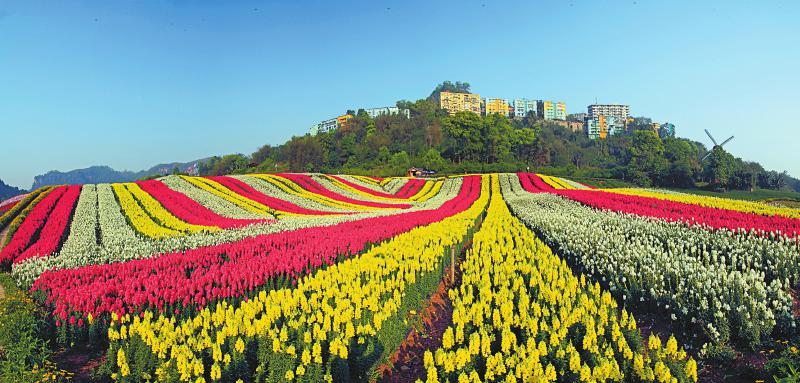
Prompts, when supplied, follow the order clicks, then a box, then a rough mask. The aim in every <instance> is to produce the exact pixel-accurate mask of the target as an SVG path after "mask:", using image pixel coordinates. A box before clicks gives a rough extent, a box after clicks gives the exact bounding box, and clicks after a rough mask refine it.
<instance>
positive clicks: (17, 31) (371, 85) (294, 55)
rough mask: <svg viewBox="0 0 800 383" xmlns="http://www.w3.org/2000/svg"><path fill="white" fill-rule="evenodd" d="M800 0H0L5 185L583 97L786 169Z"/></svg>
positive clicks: (795, 164)
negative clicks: (477, 104) (373, 115)
mask: <svg viewBox="0 0 800 383" xmlns="http://www.w3.org/2000/svg"><path fill="white" fill-rule="evenodd" d="M798 19H800V3H798V2H795V1H782V2H729V1H720V2H702V4H700V2H697V3H696V2H692V1H687V2H680V1H678V2H661V1H659V2H655V1H654V2H650V1H641V0H637V1H625V2H607V1H603V2H582V1H577V0H575V1H548V2H529V1H524V2H523V1H521V2H505V1H489V0H480V1H469V0H466V1H458V2H444V1H432V2H428V1H403V2H400V1H388V2H381V1H372V2H371V1H365V2H347V1H342V2H322V1H315V2H305V1H303V2H289V1H287V2H275V3H265V2H193V1H135V2H134V1H124V2H122V1H120V2H116V1H115V2H100V1H98V2H86V1H72V2H62V1H53V2H29V1H20V2H10V3H9V2H7V1H4V2H0V137H2V141H0V142H2V146H0V147H2V149H0V179H3V180H4V181H6V182H7V183H10V184H12V185H16V186H22V187H30V185H31V183H32V181H33V176H35V175H37V174H42V173H44V172H46V171H48V170H53V169H58V170H71V169H75V168H81V167H87V166H91V165H100V164H105V165H109V166H112V167H114V168H116V169H119V170H124V169H128V170H140V169H144V168H148V167H150V166H152V165H154V164H156V163H159V162H171V161H189V160H193V159H197V158H201V157H205V156H210V155H216V154H226V153H233V152H241V153H245V154H249V153H252V152H253V151H254V150H255V149H256V148H257V147H258V146H260V145H262V144H266V143H270V144H278V143H281V142H283V141H285V140H286V139H287V138H289V137H291V136H292V135H301V134H304V133H306V132H307V131H308V128H309V127H310V126H311V125H312V124H313V123H315V122H317V121H319V120H322V119H326V118H330V117H332V116H334V115H336V114H338V113H342V112H344V111H345V110H346V109H348V108H353V109H355V108H358V107H376V106H385V105H393V104H394V102H395V101H396V100H400V99H411V100H415V99H418V98H423V97H425V96H427V95H428V94H429V93H430V91H431V89H432V88H433V87H434V86H435V85H436V84H437V83H439V82H441V81H443V80H452V81H457V80H458V81H467V82H469V83H471V84H472V89H473V91H474V92H477V93H480V94H481V95H482V96H488V97H502V98H514V97H528V98H539V99H541V98H544V99H553V100H562V101H564V102H566V103H567V111H568V112H570V113H574V112H580V111H585V108H586V105H588V104H590V103H592V102H594V100H595V99H597V101H599V102H601V103H626V104H629V105H630V106H631V111H632V114H634V115H636V116H640V115H644V116H649V117H652V118H653V119H654V120H656V121H659V122H663V121H670V122H672V123H674V124H675V125H676V126H677V131H678V134H679V135H680V136H684V137H689V138H693V139H697V140H700V141H702V142H705V143H707V142H708V139H707V138H706V137H705V135H704V134H703V132H702V130H703V128H707V129H709V130H710V131H711V132H712V133H713V134H715V136H716V137H717V138H718V139H720V140H722V139H724V138H726V137H727V136H729V135H731V134H733V135H735V136H736V139H734V140H733V141H732V142H731V143H730V144H728V145H727V146H726V149H728V150H729V151H730V152H731V153H733V154H734V155H736V156H739V157H743V158H745V159H752V160H757V161H759V162H761V163H762V164H763V165H764V166H766V167H767V168H772V169H777V170H788V171H789V172H790V173H791V174H793V175H795V176H800V156H799V155H798V154H797V147H798V132H800V122H799V121H800V120H799V119H798V118H797V116H796V111H797V109H798V102H800V91H799V90H798V89H800V72H799V71H798V68H800V50H798V49H797V47H798V46H800V23H798V22H797V21H796V20H798Z"/></svg>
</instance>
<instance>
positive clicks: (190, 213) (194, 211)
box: [137, 180, 264, 229]
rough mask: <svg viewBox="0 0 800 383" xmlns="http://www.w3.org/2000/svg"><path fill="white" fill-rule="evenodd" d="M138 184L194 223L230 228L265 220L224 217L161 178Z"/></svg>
mask: <svg viewBox="0 0 800 383" xmlns="http://www.w3.org/2000/svg"><path fill="white" fill-rule="evenodd" d="M137 185H139V187H140V188H141V189H142V190H144V191H145V192H147V193H149V194H150V195H151V196H152V197H153V198H155V199H156V200H157V201H158V202H159V203H161V205H163V206H164V207H165V208H166V209H167V210H169V212H170V213H172V214H174V215H175V216H176V217H178V218H179V219H181V220H183V221H185V222H187V223H189V224H192V225H198V226H206V227H212V226H215V227H219V228H221V229H230V228H235V227H242V226H247V225H252V224H254V223H260V222H264V221H263V220H254V219H233V218H227V217H223V216H221V215H219V214H217V213H214V212H213V211H211V210H210V209H208V208H206V207H205V206H203V205H201V204H199V203H198V202H197V201H194V200H192V199H191V198H189V197H187V196H186V195H184V194H181V193H178V192H176V191H174V190H172V189H170V188H168V187H167V186H166V185H164V183H162V182H161V181H159V180H149V181H140V182H137Z"/></svg>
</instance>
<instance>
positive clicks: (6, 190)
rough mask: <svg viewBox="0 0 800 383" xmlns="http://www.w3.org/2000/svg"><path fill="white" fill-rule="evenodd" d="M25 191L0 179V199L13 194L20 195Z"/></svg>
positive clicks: (7, 197)
mask: <svg viewBox="0 0 800 383" xmlns="http://www.w3.org/2000/svg"><path fill="white" fill-rule="evenodd" d="M25 192H26V191H25V190H22V189H20V188H18V187H14V186H11V185H6V183H5V182H3V180H0V201H2V200H5V199H9V198H11V197H13V196H16V195H20V194H22V193H25Z"/></svg>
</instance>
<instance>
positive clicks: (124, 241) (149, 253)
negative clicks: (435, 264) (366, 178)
mask: <svg viewBox="0 0 800 383" xmlns="http://www.w3.org/2000/svg"><path fill="white" fill-rule="evenodd" d="M162 181H163V182H165V184H166V183H167V182H170V183H172V184H174V185H177V186H176V187H178V188H181V187H185V186H188V187H189V189H188V191H187V193H189V194H192V195H194V194H195V193H199V195H200V196H202V197H211V198H212V201H217V202H220V201H222V200H221V199H218V198H217V197H216V196H214V195H212V194H210V193H206V192H205V191H202V190H200V189H198V188H195V187H194V186H191V185H189V184H188V183H186V182H184V181H181V180H180V179H179V178H177V177H176V176H169V177H165V178H163V179H162ZM462 184H463V180H462V178H454V179H449V180H447V182H446V183H445V186H444V187H442V189H441V191H440V192H439V194H437V195H436V196H435V197H433V198H431V199H429V200H427V201H425V202H421V203H418V204H417V205H416V206H414V207H412V208H410V209H408V211H424V210H432V209H439V208H441V207H442V206H443V205H444V204H445V203H448V201H451V200H454V199H455V198H457V197H458V195H459V192H460V191H461V189H462ZM97 189H98V197H99V198H98V200H99V210H100V228H101V233H100V234H101V242H102V245H103V246H102V247H101V249H100V253H99V254H91V253H79V254H74V253H67V254H64V253H62V254H57V255H54V256H51V257H47V258H29V259H27V260H25V261H23V262H21V263H17V264H15V265H14V268H13V269H12V274H13V275H14V279H15V280H17V283H19V284H20V285H21V286H24V287H25V288H29V287H30V286H31V285H32V284H33V282H34V281H35V280H36V279H37V278H38V277H39V276H40V275H41V274H42V273H44V272H45V271H48V270H61V269H76V268H80V267H82V266H87V265H93V264H108V263H118V262H126V261H131V260H136V259H147V258H152V257H154V256H157V255H158V254H169V253H174V252H183V251H186V250H189V249H196V248H199V247H206V246H215V245H219V244H224V243H232V242H238V241H242V240H245V239H247V238H251V237H255V236H259V235H266V234H271V233H278V232H281V231H288V230H297V229H301V228H308V227H322V226H331V225H336V224H339V223H342V222H349V221H356V220H359V219H365V218H369V217H379V216H389V215H396V214H399V213H403V212H404V211H403V210H397V209H378V210H372V211H369V212H362V213H358V214H351V215H346V214H344V215H331V216H313V217H312V216H309V217H290V218H287V219H283V220H280V221H275V220H268V221H266V222H264V223H259V224H254V225H250V226H246V227H242V228H236V229H230V230H224V231H220V232H215V233H195V234H189V235H184V236H178V237H167V238H162V239H159V240H154V239H150V238H147V237H144V236H141V235H139V234H137V233H136V232H135V231H134V230H133V228H132V227H131V226H130V225H129V224H128V222H127V219H126V218H125V215H124V214H123V213H122V211H121V209H120V206H119V204H118V203H117V201H116V199H115V197H114V192H113V190H112V187H111V185H108V184H100V185H97ZM213 198H217V199H213ZM222 202H224V201H222ZM229 206H231V207H233V205H229ZM245 214H247V213H245Z"/></svg>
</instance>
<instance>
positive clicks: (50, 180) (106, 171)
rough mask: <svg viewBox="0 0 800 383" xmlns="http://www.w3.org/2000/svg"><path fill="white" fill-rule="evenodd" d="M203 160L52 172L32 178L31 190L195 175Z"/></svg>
mask: <svg viewBox="0 0 800 383" xmlns="http://www.w3.org/2000/svg"><path fill="white" fill-rule="evenodd" d="M207 160H208V158H203V159H199V160H195V161H190V162H171V163H164V164H158V165H155V166H153V167H151V168H149V169H147V170H141V171H138V172H132V171H128V170H125V171H118V170H114V169H112V168H111V167H109V166H91V167H88V168H85V169H76V170H70V171H66V172H61V171H58V170H52V171H49V172H47V173H45V174H42V175H38V176H36V177H34V178H33V186H32V187H31V188H32V189H37V188H40V187H42V186H46V185H79V184H91V183H110V182H130V181H136V180H137V179H139V178H142V177H148V176H154V175H159V174H162V175H163V174H170V173H173V172H175V170H176V169H177V171H178V172H181V173H188V174H196V173H197V171H196V169H197V165H198V164H200V163H203V162H205V161H207Z"/></svg>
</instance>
